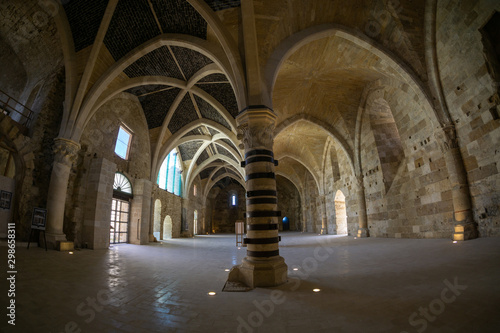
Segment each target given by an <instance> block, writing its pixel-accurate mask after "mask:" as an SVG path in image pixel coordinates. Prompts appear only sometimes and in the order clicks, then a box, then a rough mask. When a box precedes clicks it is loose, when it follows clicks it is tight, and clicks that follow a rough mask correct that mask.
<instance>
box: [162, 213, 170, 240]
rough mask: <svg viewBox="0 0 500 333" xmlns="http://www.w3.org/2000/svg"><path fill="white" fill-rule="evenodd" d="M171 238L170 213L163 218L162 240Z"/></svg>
mask: <svg viewBox="0 0 500 333" xmlns="http://www.w3.org/2000/svg"><path fill="white" fill-rule="evenodd" d="M171 238H172V218H171V217H170V215H167V216H166V217H165V220H163V238H162V239H163V240H166V239H171Z"/></svg>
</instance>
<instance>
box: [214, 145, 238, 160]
mask: <svg viewBox="0 0 500 333" xmlns="http://www.w3.org/2000/svg"><path fill="white" fill-rule="evenodd" d="M217 150H218V151H219V154H221V155H224V156H226V157H229V158H230V159H232V160H234V161H236V162H238V161H237V160H236V158H234V156H233V155H232V154H231V153H230V152H229V151H228V150H227V149H226V148H224V147H221V146H219V145H218V146H217Z"/></svg>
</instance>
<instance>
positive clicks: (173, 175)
mask: <svg viewBox="0 0 500 333" xmlns="http://www.w3.org/2000/svg"><path fill="white" fill-rule="evenodd" d="M181 172H182V168H181V162H180V158H179V154H178V153H177V150H176V149H174V150H172V151H171V152H170V153H169V154H168V155H167V157H166V158H165V160H164V161H163V164H162V165H161V167H160V172H158V180H157V183H158V185H159V186H160V188H162V189H164V190H167V191H168V192H170V193H173V194H175V195H178V196H180V195H181V188H182V177H181Z"/></svg>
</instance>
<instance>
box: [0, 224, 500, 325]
mask: <svg viewBox="0 0 500 333" xmlns="http://www.w3.org/2000/svg"><path fill="white" fill-rule="evenodd" d="M281 235H282V242H281V244H280V246H281V247H280V254H281V255H282V256H283V257H284V258H285V261H286V263H287V264H288V268H289V279H288V282H287V283H286V284H284V285H281V286H279V287H276V288H257V289H254V290H252V291H250V292H222V287H223V286H224V283H225V281H226V278H227V274H228V272H226V271H225V269H229V268H231V267H232V266H233V265H237V264H239V263H240V262H241V260H242V259H243V258H244V257H245V253H246V248H244V247H242V248H237V247H236V246H235V236H234V235H207V236H196V237H195V238H189V239H185V238H181V239H173V240H170V241H166V242H161V243H154V244H151V245H146V246H137V245H129V244H123V245H116V246H113V247H112V248H110V249H109V250H97V251H93V250H81V251H75V252H74V254H72V255H71V254H68V253H67V252H57V251H48V252H45V251H44V250H43V249H40V248H31V249H29V250H27V249H26V248H25V247H21V246H18V247H17V252H16V268H17V275H16V297H15V300H16V326H11V325H8V323H7V320H8V317H6V316H5V315H4V316H2V319H1V322H0V332H53V333H59V332H245V333H246V332H272V333H277V332H287V333H288V332H363V333H364V332H397V333H402V332H408V333H412V332H419V333H422V332H467V333H469V332H481V333H483V332H499V331H500V316H498V311H499V309H500V284H499V283H498V282H499V281H500V238H481V239H476V240H472V241H467V242H463V243H458V244H453V243H452V242H451V241H450V240H447V239H385V238H367V239H355V238H354V237H340V236H329V235H326V236H318V235H315V234H308V233H293V232H284V233H282V234H281ZM0 250H1V253H2V258H3V259H1V260H2V261H4V262H6V261H7V248H6V247H5V246H2V247H0ZM1 267H2V271H4V272H3V273H4V274H5V272H6V269H4V268H3V267H5V265H4V264H2V265H1ZM294 269H296V270H294ZM2 280H3V281H2V284H1V287H2V291H1V293H2V298H1V299H2V300H3V301H2V304H1V305H2V308H3V309H5V308H6V306H7V301H8V298H7V297H6V296H7V289H8V285H7V284H6V278H4V279H2ZM314 289H320V291H319V292H314V291H313V290H314ZM210 291H214V292H216V295H214V296H209V295H208V292H210Z"/></svg>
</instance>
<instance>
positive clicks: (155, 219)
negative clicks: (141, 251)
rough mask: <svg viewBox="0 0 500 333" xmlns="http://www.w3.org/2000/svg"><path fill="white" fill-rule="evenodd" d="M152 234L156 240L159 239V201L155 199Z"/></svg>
mask: <svg viewBox="0 0 500 333" xmlns="http://www.w3.org/2000/svg"><path fill="white" fill-rule="evenodd" d="M153 223H154V224H153V235H154V236H155V238H156V239H157V240H159V239H161V237H160V233H161V201H160V200H159V199H156V201H155V207H154V217H153Z"/></svg>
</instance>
